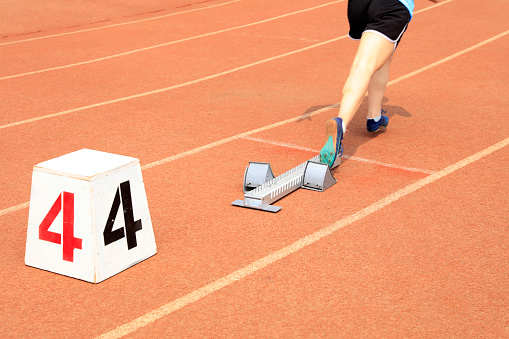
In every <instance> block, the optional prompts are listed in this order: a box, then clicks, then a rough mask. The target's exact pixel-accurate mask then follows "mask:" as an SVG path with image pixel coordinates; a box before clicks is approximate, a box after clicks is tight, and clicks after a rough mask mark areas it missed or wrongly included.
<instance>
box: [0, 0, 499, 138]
mask: <svg viewBox="0 0 509 339" xmlns="http://www.w3.org/2000/svg"><path fill="white" fill-rule="evenodd" d="M449 1H452V0H449ZM435 6H436V5H435ZM507 32H509V31H506V33H507ZM346 37H348V35H343V36H341V37H337V38H334V39H331V40H327V41H323V42H320V43H317V44H314V45H310V46H307V47H304V48H301V49H298V50H295V51H292V52H288V53H285V54H280V55H277V56H275V57H271V58H267V59H264V60H260V61H257V62H254V63H251V64H248V65H244V66H240V67H237V68H233V69H231V70H228V71H224V72H220V73H216V74H213V75H210V76H206V77H203V78H200V79H196V80H192V81H189V82H185V83H183V84H179V85H174V86H170V87H165V88H161V89H158V90H154V91H149V92H144V93H139V94H135V95H131V96H127V97H123V98H118V99H113V100H108V101H104V102H100V103H97V104H92V105H88V106H82V107H78V108H74V109H70V110H66V111H62V112H57V113H53V114H48V115H43V116H40V117H36V118H31V119H26V120H22V121H18V122H13V123H9V124H5V125H0V130H1V129H4V128H10V127H15V126H19V125H24V124H28V123H31V122H35V121H40V120H44V119H49V118H55V117H58V116H61V115H66V114H70V113H75V112H79V111H84V110H87V109H90V108H95V107H101V106H105V105H109V104H114V103H117V102H122V101H126V100H131V99H136V98H141V97H144V96H147V95H152V94H157V93H161V92H166V91H169V90H172V89H176V88H181V87H185V86H188V85H193V84H196V83H199V82H202V81H206V80H211V79H214V78H218V77H220V76H223V75H227V74H230V73H234V72H237V71H240V70H244V69H247V68H250V67H253V66H257V65H261V64H263V63H265V62H269V61H273V60H277V59H280V58H284V57H287V56H290V55H293V54H297V53H300V52H303V51H307V50H310V49H312V48H316V47H320V46H323V45H326V44H329V43H331V42H336V41H338V40H342V39H344V38H346ZM495 38H496V37H495ZM492 39H493V38H492ZM493 40H496V39H493ZM476 46H477V45H475V46H472V47H470V49H469V51H470V50H473V49H475V48H477V47H480V46H477V47H476ZM460 53H461V52H460ZM449 58H450V57H449ZM449 60H450V59H449ZM432 65H434V64H432ZM432 65H431V67H429V66H427V67H428V68H426V69H429V68H432V67H434V66H432ZM416 72H419V70H417V71H416ZM419 73H420V72H419ZM416 74H417V73H416ZM398 79H399V78H398ZM398 79H395V80H393V82H394V81H397V80H398ZM391 84H392V83H389V84H388V86H389V85H391Z"/></svg>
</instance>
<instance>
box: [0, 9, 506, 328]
mask: <svg viewBox="0 0 509 339" xmlns="http://www.w3.org/2000/svg"><path fill="white" fill-rule="evenodd" d="M508 11H509V3H508V2H507V1H505V0H486V1H482V2H480V1H473V0H449V1H442V3H441V4H439V5H435V4H433V3H432V2H429V1H425V0H416V12H415V15H414V18H413V20H412V21H411V23H410V25H409V29H408V31H407V32H406V33H405V35H404V37H403V40H402V43H401V45H400V46H399V47H398V49H397V51H396V54H395V58H394V61H393V64H392V66H391V67H392V68H391V78H390V80H391V82H390V83H389V86H388V88H387V91H386V97H385V99H384V106H383V108H384V109H386V110H387V112H388V116H389V118H390V124H389V127H388V129H387V131H386V132H384V133H379V134H376V135H371V134H369V133H368V132H366V130H365V114H366V105H365V104H363V105H361V107H360V109H359V113H358V114H357V115H356V116H355V118H354V120H353V122H352V123H351V124H350V126H349V129H348V131H347V133H346V135H345V140H344V147H345V151H344V153H345V160H344V162H343V163H342V164H341V166H339V167H338V168H337V169H335V170H333V175H334V176H335V177H336V179H337V180H338V183H337V184H336V185H334V186H333V187H331V188H330V189H328V190H327V191H325V192H323V193H317V192H312V191H306V190H298V191H297V192H295V193H292V194H291V195H288V196H287V197H285V198H283V199H281V200H280V201H278V202H277V203H275V205H277V206H281V207H283V209H282V210H281V211H280V212H279V213H277V214H271V213H264V212H259V211H254V210H248V209H243V208H236V207H232V206H230V203H231V202H232V201H234V200H236V199H240V198H242V196H243V194H242V179H243V175H244V170H245V167H246V165H247V164H248V163H249V161H263V162H270V163H271V166H272V169H273V170H274V172H275V173H276V175H278V174H281V173H283V172H285V171H287V170H289V169H291V168H293V167H295V166H296V165H298V164H301V163H302V162H304V161H306V160H308V159H310V158H311V157H313V156H314V155H316V151H317V150H319V149H320V147H321V146H322V144H323V142H324V125H325V121H326V120H327V119H328V118H330V117H332V116H335V115H336V114H337V105H336V104H338V103H339V102H340V100H341V90H342V84H343V83H344V80H345V79H346V76H347V74H348V70H349V67H350V63H351V61H352V58H353V56H354V53H355V50H356V47H357V43H356V42H354V41H351V40H350V39H348V38H347V37H346V36H345V35H346V34H347V31H348V22H347V19H346V1H334V2H333V1H328V0H306V1H304V0H293V1H268V0H241V1H226V0H217V1H215V0H210V1H192V0H187V1H185V0H179V1H172V2H171V4H168V2H167V1H157V0H152V1H145V2H143V4H142V3H141V2H135V1H131V2H125V1H101V2H93V3H92V2H82V1H56V0H53V1H49V2H44V5H43V4H42V3H40V2H36V1H28V0H23V1H4V2H2V4H1V5H0V13H3V14H1V15H2V18H1V20H0V22H1V26H0V50H1V54H0V55H1V61H2V62H1V63H0V145H1V147H0V155H1V159H2V166H0V189H1V191H2V192H3V194H2V198H1V199H0V226H1V228H2V236H1V238H0V239H2V242H3V245H2V246H1V247H0V258H1V260H0V281H2V288H1V295H0V297H1V299H2V303H1V305H0V314H1V316H0V317H1V319H0V334H1V335H2V337H20V338H21V337H23V338H26V337H31V338H55V337H56V338H61V337H80V338H81V337H83V338H87V337H97V336H100V335H103V334H105V337H114V336H115V335H117V334H119V333H120V332H119V327H121V326H124V328H127V332H129V333H128V334H127V336H130V337H136V338H146V337H183V338H192V337H235V338H238V337H257V338H260V337H282V338H290V337H327V338H338V337H345V338H352V337H369V338H373V337H390V338H399V337H418V338H423V337H425V338H436V337H443V338H450V337H470V338H478V337H486V338H502V337H509V316H508V314H509V283H508V281H507V277H508V273H509V226H508V225H509V210H508V207H507V206H508V203H509V193H508V192H509V191H508V187H509V150H508V147H506V145H507V143H508V137H509V133H508V132H507V126H509V115H508V113H509V112H508V110H507V107H509V99H508V98H509V97H508V96H507V88H508V85H509V81H508V79H509V67H507V55H508V54H509V47H508V46H509V34H508V33H509V23H508V22H507V18H506V17H505V16H504V15H503V14H502V13H507V12H508ZM332 39H336V40H332ZM332 105H335V106H333V107H330V106H332ZM327 107H328V108H327ZM310 113H311V114H310ZM289 119H294V120H293V121H290V120H289ZM279 122H284V123H281V124H279V125H277V126H272V125H273V124H276V123H279ZM257 129H260V130H257ZM255 130H256V131H255ZM219 141H220V142H219ZM494 145H495V146H496V148H493V147H494ZM497 145H498V146H497ZM203 146H206V147H203ZM82 148H89V149H95V150H99V151H105V152H110V153H115V154H121V155H126V156H132V157H136V158H138V159H140V162H141V165H142V169H143V178H144V183H145V188H146V193H147V198H148V202H149V207H150V214H151V218H152V223H153V227H154V233H155V238H156V243H157V247H158V252H157V255H155V256H153V257H151V258H149V259H148V260H145V261H143V262H141V263H139V264H137V265H135V266H133V267H131V268H129V269H127V270H125V271H123V272H121V273H119V274H117V275H115V276H113V277H111V278H109V279H107V280H106V281H104V282H101V283H99V284H90V283H86V282H83V281H80V280H76V279H72V278H69V277H65V276H62V275H58V274H54V273H50V272H47V271H43V270H39V269H35V268H32V267H28V266H25V264H24V255H25V241H26V232H27V228H26V227H27V220H28V211H29V208H28V202H29V200H30V186H31V175H32V169H33V167H34V165H36V164H38V163H40V162H42V161H45V160H49V159H52V158H55V157H57V156H60V155H63V154H67V153H70V152H73V151H76V150H79V149H82ZM479 152H485V153H482V154H483V155H482V156H476V157H474V158H469V157H471V156H472V155H476V154H481V153H479ZM465 159H467V160H468V159H471V160H468V161H467V162H464V161H465ZM472 159H473V160H472ZM446 169H450V170H447V171H446ZM435 176H436V177H437V179H436V180H435V179H433V181H429V182H427V183H425V184H423V185H422V187H421V188H419V189H417V188H415V189H414V188H412V187H414V186H412V185H415V184H416V183H420V182H424V181H422V180H426V178H435ZM409 187H410V191H409V193H408V194H400V192H401V191H400V190H402V189H408V188H409ZM387 197H394V199H393V200H391V201H392V202H391V203H390V204H387V205H384V206H383V207H376V206H378V205H376V203H377V202H379V201H380V200H382V201H385V200H383V199H387ZM391 199H392V198H391ZM359 212H360V213H364V214H362V216H361V217H359V218H358V219H356V220H354V221H352V222H350V221H348V220H350V219H348V218H349V217H350V216H352V215H356V213H359ZM341 223H344V226H341V227H339V228H337V229H336V231H335V232H333V233H331V234H330V235H327V236H323V237H317V236H316V235H314V234H316V233H315V232H318V231H320V230H323V229H325V228H327V227H329V226H330V225H336V224H338V225H339V224H341ZM341 225H343V224H341ZM307 236H311V237H312V238H313V239H314V240H313V241H312V242H311V243H309V244H307V245H305V246H303V247H302V248H301V249H299V250H296V251H294V252H291V251H290V250H289V249H290V248H293V247H291V246H292V244H294V243H295V242H297V241H299V239H303V238H305V237H307ZM280 250H281V251H282V252H284V253H285V255H284V256H283V257H281V258H280V259H278V260H276V261H275V262H273V263H271V264H269V265H266V266H263V265H262V266H260V267H258V269H257V270H255V271H253V272H251V271H249V269H248V267H250V266H249V265H251V264H252V263H255V262H257V260H259V259H262V258H266V257H268V256H271V255H274V253H275V252H276V251H280ZM290 252H291V253H290ZM237 271H238V272H240V273H242V274H243V275H242V278H241V279H239V280H237V281H235V282H232V283H228V284H226V285H224V286H221V287H220V288H219V289H218V290H217V291H214V292H210V293H208V292H207V293H203V294H200V293H201V292H200V291H201V290H200V289H201V288H202V287H204V286H207V285H209V284H212V285H214V284H216V283H217V282H218V281H221V280H220V279H222V278H223V277H226V276H228V275H229V274H231V273H232V272H237ZM214 286H215V285H214ZM193 293H195V294H196V295H199V297H197V298H194V299H193V297H191V295H194V294H193ZM179 298H180V299H179ZM179 300H181V301H182V302H183V306H182V307H180V308H178V309H176V310H175V311H173V312H169V311H162V309H160V307H164V306H167V305H170V304H171V305H172V303H173V302H175V301H179ZM154 310H160V312H162V313H161V314H160V315H161V316H160V317H157V319H155V318H150V316H149V315H150V314H151V313H150V312H152V311H154ZM136 319H138V320H139V321H142V322H143V321H145V322H144V323H143V324H144V325H143V326H141V327H139V328H138V327H135V326H134V325H133V323H132V321H134V320H136ZM110 331H113V332H110Z"/></svg>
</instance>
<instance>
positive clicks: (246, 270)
mask: <svg viewBox="0 0 509 339" xmlns="http://www.w3.org/2000/svg"><path fill="white" fill-rule="evenodd" d="M508 144H509V138H506V139H504V140H502V141H500V142H499V143H497V144H495V145H492V146H490V147H488V148H486V149H484V150H482V151H480V152H478V153H475V154H474V155H471V156H469V157H467V158H465V159H463V160H461V161H459V162H457V163H455V164H452V165H450V166H448V167H446V168H444V169H443V170H440V171H438V172H436V173H434V174H431V175H429V176H427V177H425V178H423V179H421V180H419V181H417V182H415V183H413V184H410V185H408V186H406V187H405V188H402V189H400V190H398V191H396V192H394V193H392V194H390V195H388V196H386V197H385V198H383V199H381V200H379V201H377V202H375V203H373V204H371V205H369V206H368V207H366V208H363V209H362V210H360V211H358V212H356V213H354V214H352V215H349V216H347V217H345V218H343V219H340V220H338V221H336V222H335V223H334V224H332V225H329V226H327V227H325V228H322V229H321V230H319V231H317V232H315V233H312V234H310V235H308V236H306V237H304V238H301V239H299V240H297V241H296V242H294V243H293V244H291V245H288V246H285V247H283V248H282V249H280V250H279V251H276V252H273V253H271V254H269V255H267V256H266V257H263V258H261V259H259V260H256V261H254V262H253V263H251V264H249V265H247V266H245V267H243V268H241V269H239V270H237V271H235V272H233V273H231V274H229V275H227V276H224V277H222V278H220V279H218V280H216V281H214V282H213V283H210V284H208V285H206V286H203V287H201V288H199V289H197V290H195V291H193V292H191V293H189V294H186V295H185V296H183V297H181V298H179V299H176V300H174V301H171V302H169V303H167V304H165V305H163V306H161V307H159V308H157V309H155V310H153V311H151V312H148V313H146V314H144V315H142V316H141V317H138V318H137V319H134V320H133V321H130V322H128V323H127V324H124V325H121V326H119V327H117V328H115V329H113V330H111V331H109V332H107V333H105V334H103V335H101V336H99V337H98V338H99V339H109V338H121V337H123V336H125V335H128V334H130V333H132V332H134V331H136V330H138V329H140V328H142V327H145V326H148V325H150V324H152V323H153V322H154V321H156V320H158V319H161V318H163V317H165V316H167V315H169V314H171V313H173V312H176V311H178V310H179V309H181V308H183V307H185V306H187V305H189V304H192V303H194V302H196V301H198V300H200V299H203V298H204V297H206V296H208V295H210V294H212V293H214V292H216V291H218V290H220V289H222V288H224V287H227V286H229V285H231V284H233V283H234V282H236V281H238V280H241V279H243V278H245V277H247V276H249V275H251V274H253V273H255V272H257V271H259V270H261V269H264V268H265V267H267V266H269V265H270V264H273V263H275V262H278V261H280V260H282V259H284V258H286V257H288V256H289V255H290V254H293V253H295V252H297V251H299V250H301V249H303V248H305V247H307V246H309V245H311V244H313V243H315V242H317V241H319V240H321V239H323V238H325V237H327V236H329V235H331V234H333V233H335V232H337V231H339V230H340V229H342V228H344V227H346V226H348V225H351V224H353V223H354V222H356V221H359V220H361V219H364V218H365V217H367V216H369V215H371V214H373V213H375V212H377V211H379V210H381V209H382V208H384V207H386V206H388V205H390V204H392V203H393V202H396V201H398V200H400V199H401V198H403V197H405V196H407V195H408V194H410V193H413V192H415V191H417V190H418V189H420V188H422V187H424V186H427V185H429V184H431V183H433V182H435V181H437V180H439V179H441V178H443V177H445V176H447V175H449V174H451V173H454V172H456V171H457V170H459V169H461V168H463V167H465V166H467V165H469V164H472V163H474V162H475V161H477V160H479V159H481V158H483V157H485V156H487V155H489V154H492V153H493V152H495V151H497V150H499V149H501V148H503V147H505V146H507V145H508Z"/></svg>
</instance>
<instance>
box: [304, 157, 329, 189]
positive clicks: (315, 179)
mask: <svg viewBox="0 0 509 339" xmlns="http://www.w3.org/2000/svg"><path fill="white" fill-rule="evenodd" d="M336 182H337V181H336V179H335V178H334V177H333V176H332V173H331V171H330V168H329V165H327V164H322V163H320V162H314V161H308V162H307V164H306V169H305V170H304V178H303V180H302V185H301V187H302V188H305V189H308V190H313V191H319V192H323V191H325V190H326V189H328V188H329V187H331V186H332V185H334V184H335V183H336Z"/></svg>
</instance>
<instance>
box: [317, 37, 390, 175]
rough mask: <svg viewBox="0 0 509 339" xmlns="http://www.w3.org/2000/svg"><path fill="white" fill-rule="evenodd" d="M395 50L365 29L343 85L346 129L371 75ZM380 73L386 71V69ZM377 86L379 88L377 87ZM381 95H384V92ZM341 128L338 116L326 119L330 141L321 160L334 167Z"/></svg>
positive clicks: (321, 152) (364, 93)
mask: <svg viewBox="0 0 509 339" xmlns="http://www.w3.org/2000/svg"><path fill="white" fill-rule="evenodd" d="M393 51H394V44H393V43H391V42H390V41H388V40H386V39H385V38H383V37H381V36H380V35H378V34H376V33H372V32H365V33H364V34H363V35H362V37H361V41H360V44H359V48H358V49H357V54H356V55H355V58H354V61H353V64H352V67H351V68H350V74H349V75H348V78H347V79H346V83H345V86H344V88H343V98H342V99H341V106H340V107H339V114H338V117H339V118H341V119H342V121H343V123H344V125H345V128H346V126H348V124H349V123H350V121H351V120H352V118H353V116H354V115H355V113H356V112H357V109H358V108H359V106H360V104H361V101H362V99H363V98H364V96H365V95H366V91H367V90H368V87H369V85H370V82H371V78H372V77H373V75H374V74H375V72H377V71H378V70H379V69H380V68H382V67H383V66H384V65H385V64H386V63H387V66H388V65H389V60H390V58H391V56H392V52H393ZM380 74H384V71H382V72H381V73H380ZM377 82H378V81H377ZM376 87H377V88H378V86H376ZM384 87H385V85H384ZM381 95H382V98H383V92H382V94H381ZM380 101H381V99H380ZM338 128H342V126H338V123H337V122H336V120H335V119H329V120H327V124H326V125H325V133H326V135H327V141H326V142H325V145H324V146H323V147H322V150H321V151H320V161H321V162H322V163H326V164H328V165H329V166H332V164H333V163H334V160H335V154H336V150H337V149H338V146H339V144H338V143H339V142H341V140H339V141H338V140H336V139H337V137H338V134H337V131H338ZM338 155H339V154H338Z"/></svg>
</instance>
